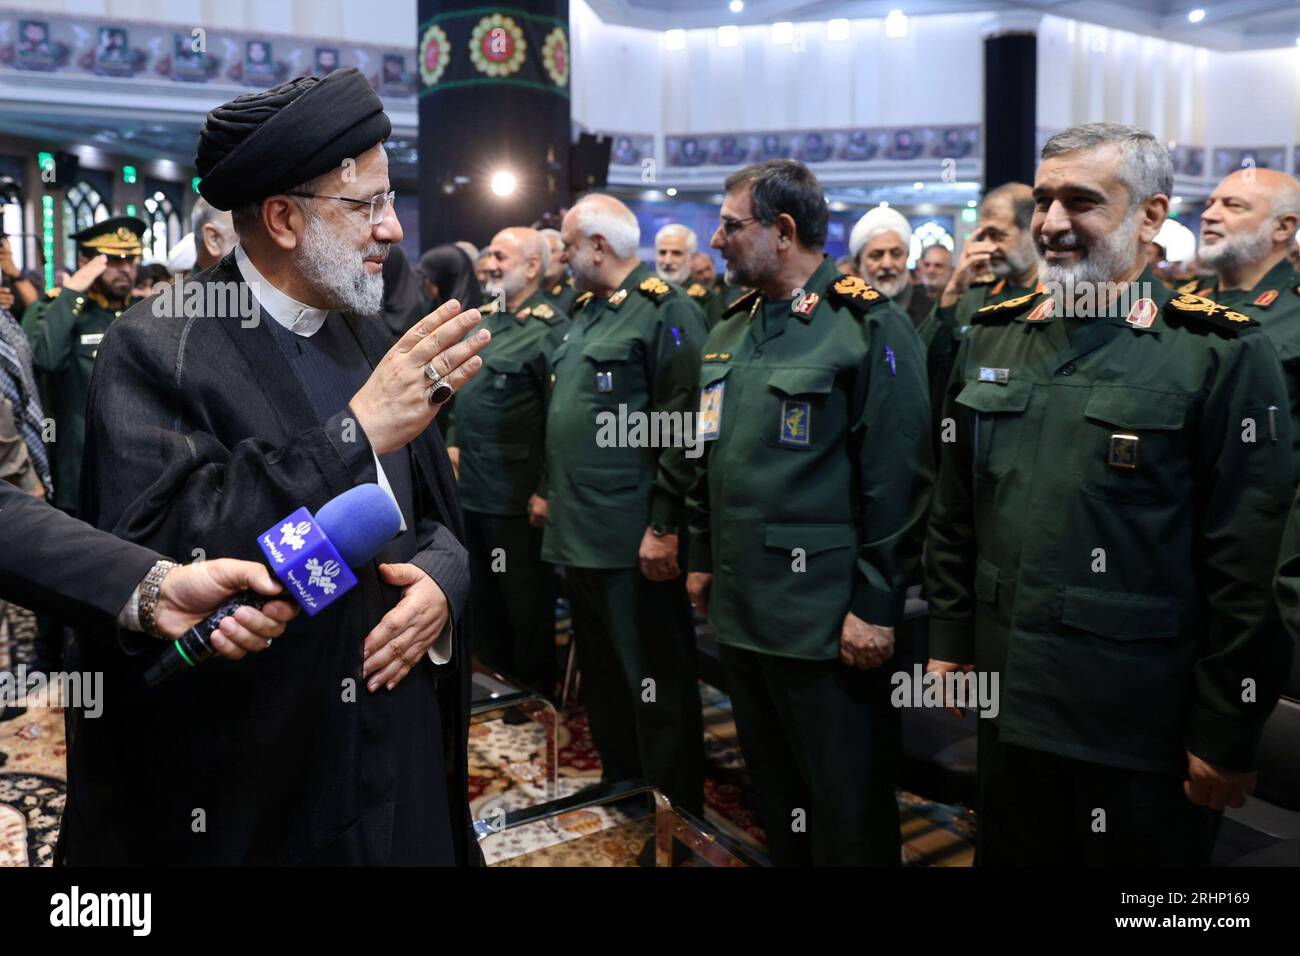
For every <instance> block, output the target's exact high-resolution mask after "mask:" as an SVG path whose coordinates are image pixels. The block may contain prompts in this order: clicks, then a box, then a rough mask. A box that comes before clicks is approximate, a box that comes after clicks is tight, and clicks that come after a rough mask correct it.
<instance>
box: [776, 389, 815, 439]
mask: <svg viewBox="0 0 1300 956" xmlns="http://www.w3.org/2000/svg"><path fill="white" fill-rule="evenodd" d="M811 425H812V406H811V405H810V404H809V403H808V402H792V401H789V400H788V399H787V400H786V401H784V402H782V403H781V433H780V435H779V436H778V438H777V441H779V442H780V443H781V444H782V445H798V446H800V447H802V446H805V445H807V444H808V442H809V435H810V428H811Z"/></svg>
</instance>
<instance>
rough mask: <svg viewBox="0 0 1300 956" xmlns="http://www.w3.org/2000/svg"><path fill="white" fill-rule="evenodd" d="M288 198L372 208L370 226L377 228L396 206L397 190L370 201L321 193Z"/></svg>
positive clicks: (290, 194)
mask: <svg viewBox="0 0 1300 956" xmlns="http://www.w3.org/2000/svg"><path fill="white" fill-rule="evenodd" d="M284 195H286V196H298V197H300V198H302V199H333V200H335V201H336V202H350V203H353V204H354V205H357V206H369V207H370V225H372V226H377V225H379V224H380V223H381V222H383V221H384V213H385V211H387V209H388V207H389V206H392V205H393V204H394V201H395V200H396V199H397V190H396V189H394V190H391V191H389V192H386V193H376V194H375V195H373V196H371V197H370V198H369V199H353V198H351V197H350V196H322V195H320V194H319V193H300V192H292V193H285V194H284Z"/></svg>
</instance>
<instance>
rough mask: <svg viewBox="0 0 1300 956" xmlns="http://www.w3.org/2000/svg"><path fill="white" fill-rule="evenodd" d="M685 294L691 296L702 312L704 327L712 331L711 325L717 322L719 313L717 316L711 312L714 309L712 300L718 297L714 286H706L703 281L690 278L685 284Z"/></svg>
mask: <svg viewBox="0 0 1300 956" xmlns="http://www.w3.org/2000/svg"><path fill="white" fill-rule="evenodd" d="M686 294H687V295H689V296H690V297H691V300H692V301H693V302H694V303H695V304H696V305H698V306H699V307H700V311H701V312H703V313H704V324H705V327H706V328H708V330H709V331H710V332H711V331H713V327H714V326H715V325H716V324H717V318H718V317H720V315H721V313H720V312H719V313H718V315H717V316H715V315H713V314H712V312H713V309H714V306H713V303H714V300H716V299H717V298H718V295H717V289H716V287H715V286H706V285H705V284H704V283H703V282H696V281H694V280H691V281H690V282H689V283H687V285H686Z"/></svg>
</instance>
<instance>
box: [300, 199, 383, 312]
mask: <svg viewBox="0 0 1300 956" xmlns="http://www.w3.org/2000/svg"><path fill="white" fill-rule="evenodd" d="M387 254H388V244H387V243H383V242H377V243H374V244H373V245H370V246H368V247H366V248H365V249H363V250H360V251H358V250H357V248H356V246H355V245H353V244H352V243H351V242H349V241H348V240H347V239H344V238H342V237H340V236H337V235H335V234H334V233H332V232H330V230H329V229H327V228H326V227H325V223H324V220H322V219H320V218H310V219H308V220H307V227H306V229H305V230H304V231H303V236H302V247H301V249H299V251H298V259H297V266H298V270H299V271H300V272H301V273H302V274H303V276H304V277H305V278H306V279H307V280H308V281H309V282H311V284H312V285H313V286H314V287H315V288H316V290H317V291H318V292H320V293H321V294H322V296H323V297H324V298H325V299H326V300H327V301H328V303H329V308H331V309H338V310H340V311H343V312H351V313H353V314H355V315H377V314H378V313H379V310H380V309H382V308H383V305H384V276H383V273H382V272H376V273H374V274H373V275H372V274H371V273H369V272H367V271H366V266H365V263H364V261H363V260H364V259H365V257H366V256H385V255H387Z"/></svg>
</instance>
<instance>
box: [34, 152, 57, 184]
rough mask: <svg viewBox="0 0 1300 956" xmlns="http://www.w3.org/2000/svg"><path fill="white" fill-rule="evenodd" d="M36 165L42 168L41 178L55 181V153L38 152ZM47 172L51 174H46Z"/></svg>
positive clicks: (50, 181) (48, 181)
mask: <svg viewBox="0 0 1300 956" xmlns="http://www.w3.org/2000/svg"><path fill="white" fill-rule="evenodd" d="M36 165H37V166H39V167H40V168H41V178H42V179H43V180H45V181H46V182H47V183H52V182H54V154H53V153H37V154H36ZM47 173H48V174H49V175H46V174H47Z"/></svg>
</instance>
